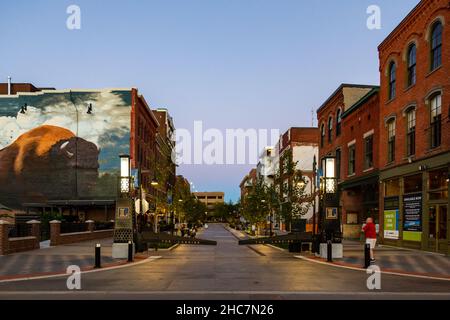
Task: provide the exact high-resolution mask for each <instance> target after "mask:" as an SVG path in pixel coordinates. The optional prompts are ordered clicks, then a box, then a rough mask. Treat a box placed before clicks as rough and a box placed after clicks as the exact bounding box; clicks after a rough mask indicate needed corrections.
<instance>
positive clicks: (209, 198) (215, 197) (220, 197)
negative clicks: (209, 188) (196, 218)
mask: <svg viewBox="0 0 450 320" xmlns="http://www.w3.org/2000/svg"><path fill="white" fill-rule="evenodd" d="M193 195H194V196H195V197H196V198H197V199H198V200H199V201H200V202H202V203H204V204H205V205H206V208H207V210H208V214H209V213H210V212H212V211H214V206H215V205H216V204H217V203H224V202H225V200H224V199H225V193H224V192H193Z"/></svg>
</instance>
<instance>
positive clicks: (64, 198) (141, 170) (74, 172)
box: [0, 84, 159, 221]
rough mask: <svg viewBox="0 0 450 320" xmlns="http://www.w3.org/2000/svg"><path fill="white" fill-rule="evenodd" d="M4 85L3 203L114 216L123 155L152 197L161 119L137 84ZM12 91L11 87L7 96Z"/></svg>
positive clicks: (78, 215) (0, 98)
mask: <svg viewBox="0 0 450 320" xmlns="http://www.w3.org/2000/svg"><path fill="white" fill-rule="evenodd" d="M5 86H6V88H7V87H8V84H1V85H0V88H1V90H2V91H1V92H2V93H4V92H6V94H0V124H1V125H0V168H1V169H0V189H1V190H0V203H1V204H2V205H4V206H6V207H8V208H11V209H13V210H17V211H26V212H28V213H29V214H34V213H37V214H43V213H54V214H57V213H58V214H60V215H63V217H64V218H65V219H66V220H68V221H70V220H81V221H83V220H90V219H91V220H96V221H109V220H111V219H114V216H115V201H116V198H117V195H118V177H119V174H120V161H119V155H121V154H127V155H130V159H131V169H132V172H133V173H134V175H135V177H136V178H137V179H136V180H135V183H138V184H139V185H141V186H142V187H143V189H144V190H145V193H146V197H147V201H148V202H149V203H151V202H152V201H153V202H154V199H153V198H152V197H151V194H152V185H151V179H150V177H151V176H152V173H153V172H152V170H154V168H155V160H156V159H155V156H154V155H155V154H156V133H157V130H158V127H159V122H158V120H157V118H156V117H155V116H154V115H153V113H152V112H151V111H150V108H149V106H148V105H147V103H146V102H145V99H144V98H143V97H142V96H141V95H139V94H138V90H137V89H135V88H125V89H86V90H71V89H65V90H54V89H43V88H37V87H35V86H33V85H32V84H20V85H15V84H11V85H10V88H9V89H8V88H7V89H6V90H5ZM8 92H9V93H10V94H9V95H8Z"/></svg>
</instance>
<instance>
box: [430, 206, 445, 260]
mask: <svg viewBox="0 0 450 320" xmlns="http://www.w3.org/2000/svg"><path fill="white" fill-rule="evenodd" d="M447 218H448V207H447V205H433V206H431V207H430V223H429V230H430V234H429V239H430V249H432V250H434V251H436V252H441V253H446V252H447Z"/></svg>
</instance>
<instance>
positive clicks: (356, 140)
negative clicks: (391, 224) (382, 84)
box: [339, 87, 380, 239]
mask: <svg viewBox="0 0 450 320" xmlns="http://www.w3.org/2000/svg"><path fill="white" fill-rule="evenodd" d="M379 106H380V104H379V88H378V87H374V88H373V89H372V90H371V91H369V93H367V94H366V95H365V96H363V97H362V98H361V99H360V100H359V101H357V102H356V103H355V104H354V105H353V106H350V107H349V108H348V109H347V110H346V111H345V112H343V113H342V137H341V139H342V140H341V142H342V144H341V146H342V149H341V150H342V156H341V161H340V168H339V171H340V177H341V180H340V183H339V190H340V205H341V210H342V228H343V233H344V237H345V238H353V239H357V238H359V237H360V235H361V224H363V223H364V221H365V220H366V218H368V217H372V218H374V220H375V223H378V222H379V210H378V189H379V182H378V181H379V180H378V178H379V176H378V159H379V148H378V141H379V127H378V123H379Z"/></svg>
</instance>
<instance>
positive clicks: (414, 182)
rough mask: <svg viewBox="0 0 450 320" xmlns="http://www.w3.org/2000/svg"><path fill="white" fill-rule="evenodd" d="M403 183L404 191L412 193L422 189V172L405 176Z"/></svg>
mask: <svg viewBox="0 0 450 320" xmlns="http://www.w3.org/2000/svg"><path fill="white" fill-rule="evenodd" d="M403 182H404V185H405V193H414V192H421V191H422V174H421V173H420V174H416V175H413V176H409V177H405V179H404V180H403Z"/></svg>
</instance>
